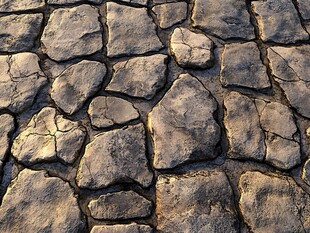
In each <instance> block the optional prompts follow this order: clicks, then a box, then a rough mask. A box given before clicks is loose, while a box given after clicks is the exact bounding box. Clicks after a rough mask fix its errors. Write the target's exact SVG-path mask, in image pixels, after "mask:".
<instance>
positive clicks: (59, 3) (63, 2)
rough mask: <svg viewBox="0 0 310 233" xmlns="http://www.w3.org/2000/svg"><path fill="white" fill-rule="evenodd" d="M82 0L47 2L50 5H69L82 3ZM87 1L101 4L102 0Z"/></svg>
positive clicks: (49, 0)
mask: <svg viewBox="0 0 310 233" xmlns="http://www.w3.org/2000/svg"><path fill="white" fill-rule="evenodd" d="M83 2H85V1H83V0H47V4H50V5H70V4H76V3H83ZM86 2H89V3H95V4H101V3H102V0H86Z"/></svg>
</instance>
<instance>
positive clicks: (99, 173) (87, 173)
mask: <svg viewBox="0 0 310 233" xmlns="http://www.w3.org/2000/svg"><path fill="white" fill-rule="evenodd" d="M145 151H146V148H145V131H144V127H143V125H142V124H139V125H135V126H128V127H126V128H123V129H117V130H112V131H108V132H106V133H102V134H99V135H97V136H96V137H95V139H94V140H93V141H92V142H91V143H89V144H88V145H87V146H86V149H85V154H84V156H83V157H82V159H81V162H80V165H79V169H78V173H77V177H76V180H77V184H78V186H79V187H81V188H88V189H100V188H103V187H107V186H109V185H111V184H114V183H120V182H132V181H136V182H138V183H139V184H141V185H142V186H143V187H147V186H149V185H150V184H151V182H152V179H153V174H152V173H151V172H150V170H149V169H148V165H147V163H148V161H147V158H146V155H145Z"/></svg>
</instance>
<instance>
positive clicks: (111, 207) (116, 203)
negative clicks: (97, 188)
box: [88, 191, 152, 220]
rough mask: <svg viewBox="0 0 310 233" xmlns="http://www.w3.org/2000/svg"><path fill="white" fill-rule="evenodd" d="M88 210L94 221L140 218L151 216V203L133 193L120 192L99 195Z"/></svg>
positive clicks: (89, 205)
mask: <svg viewBox="0 0 310 233" xmlns="http://www.w3.org/2000/svg"><path fill="white" fill-rule="evenodd" d="M88 208H89V210H90V214H91V216H92V217H93V218H95V219H109V220H116V219H130V218H142V217H147V216H149V215H150V214H151V211H152V202H151V201H149V200H147V199H145V198H144V197H142V196H140V195H139V194H137V193H136V192H134V191H122V192H117V193H109V194H105V195H101V196H100V197H99V198H98V199H97V200H93V201H91V202H90V203H89V204H88Z"/></svg>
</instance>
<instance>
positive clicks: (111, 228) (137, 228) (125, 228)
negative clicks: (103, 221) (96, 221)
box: [90, 223, 153, 233]
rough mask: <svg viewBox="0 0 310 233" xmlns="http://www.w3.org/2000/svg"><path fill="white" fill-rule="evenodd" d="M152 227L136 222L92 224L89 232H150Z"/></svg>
mask: <svg viewBox="0 0 310 233" xmlns="http://www.w3.org/2000/svg"><path fill="white" fill-rule="evenodd" d="M152 232H153V229H152V228H151V227H150V226H147V225H138V224H136V223H131V224H123V225H120V224H119V225H100V226H94V227H93V229H92V230H91V232H90V233H152Z"/></svg>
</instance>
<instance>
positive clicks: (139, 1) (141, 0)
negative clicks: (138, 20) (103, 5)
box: [119, 0, 148, 6]
mask: <svg viewBox="0 0 310 233" xmlns="http://www.w3.org/2000/svg"><path fill="white" fill-rule="evenodd" d="M119 1H121V2H127V3H132V4H137V5H141V6H147V2H148V0H119Z"/></svg>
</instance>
